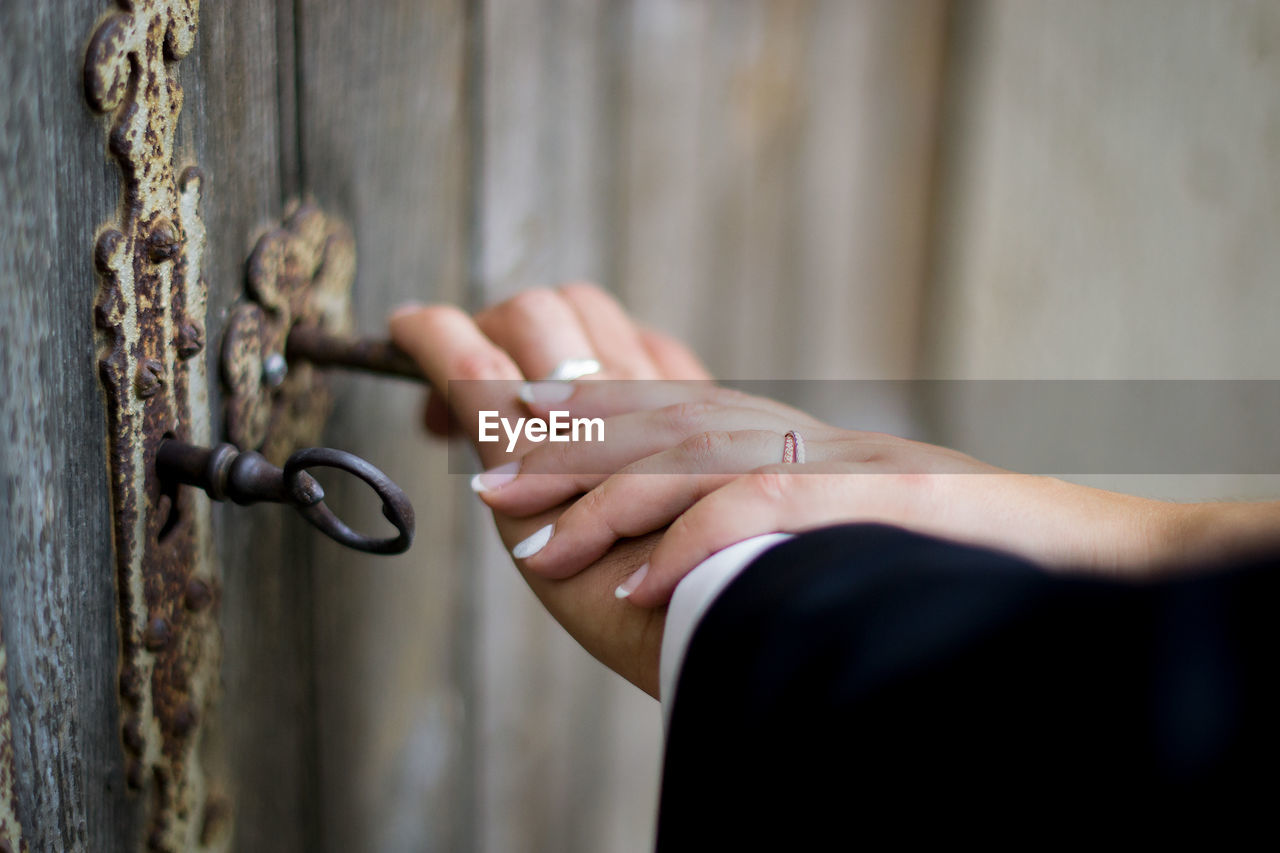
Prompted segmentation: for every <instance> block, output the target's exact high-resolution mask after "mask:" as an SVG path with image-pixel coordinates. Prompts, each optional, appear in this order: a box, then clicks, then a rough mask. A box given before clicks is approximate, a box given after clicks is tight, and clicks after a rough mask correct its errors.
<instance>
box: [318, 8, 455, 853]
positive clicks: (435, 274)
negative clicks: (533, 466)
mask: <svg viewBox="0 0 1280 853" xmlns="http://www.w3.org/2000/svg"><path fill="white" fill-rule="evenodd" d="M297 10H298V16H297V19H296V21H295V26H296V28H297V35H298V38H297V50H298V54H297V56H298V62H299V71H300V73H299V75H298V78H297V79H298V81H299V91H298V96H299V101H298V116H299V132H300V146H299V162H300V164H301V180H300V185H301V186H302V187H304V188H305V190H306V191H307V192H309V193H313V194H314V195H315V196H316V198H317V200H318V201H319V202H320V204H321V205H322V206H323V207H324V209H325V210H326V211H329V212H331V213H335V214H337V215H339V216H341V217H343V218H344V219H346V221H347V222H348V223H350V224H351V226H352V227H353V228H354V231H355V235H356V245H357V263H358V272H357V277H356V284H355V288H354V290H353V294H352V298H353V306H354V309H355V316H356V321H357V325H358V327H359V330H360V331H361V332H363V333H365V334H375V335H385V333H386V325H385V321H386V316H387V314H388V313H389V312H390V310H391V309H392V308H393V307H394V306H395V305H397V304H399V303H400V302H404V301H406V300H417V301H423V302H426V301H449V302H460V301H462V299H463V294H464V287H465V279H464V276H465V273H466V263H467V251H468V245H469V244H468V240H469V236H468V235H469V228H470V219H469V217H470V199H469V197H468V195H467V193H468V192H469V187H468V177H469V157H470V137H469V132H470V131H469V122H470V116H469V115H468V113H467V104H466V101H465V93H466V87H467V85H468V79H467V74H468V54H467V40H466V38H467V28H466V25H467V18H466V14H465V11H466V10H465V7H464V4H463V3H462V2H460V0H430V2H423V0H396V2H385V3H379V4H376V6H373V7H367V6H366V5H364V4H361V3H358V2H354V0H352V2H334V0H324V2H313V0H306V2H303V3H300V4H298V5H297ZM336 387H337V388H338V397H337V401H336V405H335V408H334V415H333V417H332V419H331V420H330V423H329V427H328V432H327V436H326V443H327V444H328V445H329V446H333V447H341V448H344V449H347V450H351V451H353V452H355V453H358V454H360V455H361V456H363V457H365V458H366V459H368V460H369V461H371V462H372V463H374V464H375V465H378V466H380V467H382V468H383V469H384V470H385V471H387V473H388V474H389V475H390V476H391V477H392V478H394V479H395V480H396V482H397V483H399V484H400V486H401V487H402V488H404V489H405V491H406V492H407V494H408V495H409V497H410V499H411V500H412V501H413V504H414V507H415V509H416V511H417V519H418V524H417V537H416V541H415V544H414V547H413V549H412V550H411V551H410V552H409V553H407V554H405V555H403V556H401V557H394V558H388V557H375V556H369V555H362V554H357V553H354V552H352V551H348V550H344V549H342V548H339V547H337V546H334V545H332V544H331V543H328V542H319V541H314V542H313V543H312V546H311V547H310V549H309V559H310V561H311V565H312V577H313V579H314V583H315V587H314V601H313V607H314V620H315V621H314V652H313V654H314V657H313V658H312V659H311V660H300V661H299V665H301V666H310V667H312V668H313V670H314V674H315V683H316V694H315V699H314V701H315V706H316V713H317V714H318V717H319V729H318V739H317V741H316V744H315V748H316V750H317V760H318V768H317V773H318V782H317V788H318V790H317V801H316V805H315V814H314V819H315V820H316V822H317V825H318V827H319V831H320V836H321V837H320V839H319V840H318V844H317V847H316V848H314V849H326V850H333V851H347V850H389V851H394V850H404V851H418V850H466V849H474V847H475V833H476V832H477V824H476V817H475V807H474V797H475V793H474V789H475V784H476V782H475V778H476V776H475V774H476V769H475V765H476V758H475V754H476V750H477V746H476V742H475V731H474V726H475V722H474V719H475V715H476V714H477V713H478V709H477V702H478V701H479V700H478V697H477V691H476V684H475V676H474V674H473V667H474V656H475V654H476V653H475V651H474V650H473V648H472V647H471V643H472V642H473V631H474V628H473V627H472V626H473V619H474V618H475V617H474V616H473V614H472V610H473V607H474V606H475V604H474V602H473V600H472V594H473V593H472V583H473V556H472V552H471V548H472V545H471V544H470V537H469V535H468V531H469V529H470V528H469V527H468V526H467V516H465V515H464V514H463V505H462V504H461V503H460V500H461V499H462V492H463V491H464V490H465V485H464V484H463V482H462V480H463V478H451V477H450V476H449V474H448V468H447V463H448V460H447V455H446V454H445V452H444V448H443V447H442V446H441V445H439V444H433V443H431V442H430V441H429V440H428V439H427V438H426V437H425V436H424V435H423V434H422V433H421V432H420V430H419V423H420V421H419V417H418V414H419V411H420V405H421V401H422V396H423V392H422V389H420V388H417V387H414V386H412V385H410V384H408V383H401V382H394V381H382V380H376V379H369V378H358V379H357V378H351V379H339V380H338V381H337V383H336ZM452 486H461V487H462V488H451V487H452ZM325 487H326V490H327V491H330V493H331V494H332V496H333V497H332V498H331V501H332V502H334V503H335V505H336V506H338V507H342V508H343V510H342V511H343V512H344V513H349V514H350V515H352V516H354V517H355V519H356V523H357V524H359V525H364V526H365V528H366V529H369V530H377V529H380V527H381V526H385V522H384V521H383V519H382V518H381V517H380V515H379V513H378V506H377V503H376V501H374V500H372V496H371V495H369V494H368V493H367V491H365V490H364V488H363V487H359V490H357V489H356V488H352V487H351V484H350V483H349V482H345V481H343V482H339V481H337V480H335V481H333V483H332V485H330V483H329V482H328V481H326V486H325ZM472 500H474V499H473V498H472Z"/></svg>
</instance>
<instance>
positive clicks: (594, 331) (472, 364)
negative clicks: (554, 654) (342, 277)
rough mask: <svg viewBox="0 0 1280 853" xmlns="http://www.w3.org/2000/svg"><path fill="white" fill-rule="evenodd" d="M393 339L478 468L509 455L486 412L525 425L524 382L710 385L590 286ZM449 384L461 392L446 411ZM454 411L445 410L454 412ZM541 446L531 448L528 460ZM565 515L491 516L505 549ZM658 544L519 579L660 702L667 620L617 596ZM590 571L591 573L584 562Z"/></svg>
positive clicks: (555, 509)
mask: <svg viewBox="0 0 1280 853" xmlns="http://www.w3.org/2000/svg"><path fill="white" fill-rule="evenodd" d="M390 326H391V337H392V339H393V340H394V341H395V342H396V344H397V345H398V346H399V347H400V348H401V349H403V350H405V352H407V353H409V355H411V356H412V357H413V358H414V360H415V361H416V362H417V363H418V365H419V367H421V369H422V370H423V372H424V373H425V374H426V375H427V377H428V378H429V379H430V381H431V384H432V387H433V389H434V390H433V393H432V400H433V401H434V404H433V405H434V406H435V407H436V409H435V410H434V414H429V415H428V418H429V420H431V421H433V422H434V423H435V426H436V427H437V429H438V430H440V431H443V429H445V428H447V424H448V421H449V419H450V418H452V420H453V421H454V422H455V424H457V425H458V426H459V428H461V429H462V430H465V431H466V433H467V434H468V435H469V436H470V437H471V439H472V442H473V444H475V446H476V450H477V452H478V453H479V455H480V458H481V461H482V463H484V464H486V465H490V466H492V465H496V464H498V463H499V462H500V461H501V460H502V458H503V457H504V456H505V455H506V454H505V453H504V452H503V446H500V445H497V444H487V443H486V444H481V443H478V442H477V441H476V438H477V424H478V414H479V412H480V411H481V410H496V411H498V412H499V413H500V414H501V415H503V416H507V417H513V418H514V417H519V416H522V415H527V414H528V411H527V409H526V408H525V406H524V404H523V403H522V402H521V401H520V399H519V396H518V395H519V392H520V390H521V388H522V387H523V385H524V383H525V380H526V379H531V380H538V379H541V378H542V377H544V376H546V375H547V374H549V373H550V372H551V371H552V370H554V369H555V368H556V366H557V365H558V364H560V362H562V361H564V360H565V359H569V358H595V359H597V360H598V361H599V362H600V364H601V367H602V372H601V376H603V377H610V378H624V379H638V378H649V379H684V380H705V379H707V378H708V374H707V372H706V369H705V368H703V367H702V365H701V364H700V363H699V362H698V360H697V358H696V357H694V356H693V355H692V354H691V353H690V352H689V350H688V349H686V348H685V347H684V346H682V345H680V344H678V343H676V342H675V341H672V340H671V339H669V338H667V337H665V336H663V335H660V334H658V333H655V332H651V331H648V330H645V329H643V328H641V327H639V326H637V325H636V324H634V323H633V322H632V321H631V320H630V319H629V318H628V317H627V316H626V314H625V313H624V312H623V311H622V309H621V308H620V307H619V306H618V305H617V303H616V302H614V301H613V299H612V298H610V297H609V296H608V295H607V294H605V293H604V292H603V291H601V290H599V289H598V288H595V287H593V286H590V285H582V284H573V285H566V286H565V287H562V288H559V289H558V290H554V291H552V290H531V291H525V292H523V293H521V294H519V295H518V296H516V297H513V298H512V299H509V300H507V301H506V302H503V303H501V304H499V305H495V306H493V307H491V308H488V309H486V310H485V311H483V312H481V313H480V314H478V315H477V316H476V317H475V318H474V319H472V318H471V317H469V316H468V315H467V314H465V313H464V312H462V311H460V310H459V309H457V308H454V307H452V306H445V305H440V306H433V307H409V308H405V309H401V310H400V311H397V312H396V314H395V315H394V316H393V317H392V318H391V323H390ZM450 380H478V381H471V382H463V383H454V385H453V393H452V394H450V395H449V396H448V399H447V401H446V399H445V393H444V392H446V391H448V390H449V389H450V385H449V383H450ZM446 407H447V408H446ZM532 446H533V445H529V444H527V443H523V444H522V445H521V446H520V452H521V453H524V452H527V451H528V450H529V449H530V448H531V447H532ZM563 510H564V507H563V506H557V505H555V504H547V505H545V506H543V507H542V508H541V510H539V511H538V512H536V513H530V514H526V516H525V517H524V518H513V517H511V516H508V515H504V514H501V513H495V514H494V521H495V522H496V524H497V527H498V532H499V534H500V535H501V537H502V539H503V541H504V542H505V543H506V545H507V547H508V548H511V547H513V546H514V545H515V544H516V543H518V542H520V541H521V540H523V539H525V538H526V537H528V536H529V535H530V534H531V533H533V532H534V531H536V530H538V529H539V528H541V527H543V526H545V525H547V524H550V523H551V522H553V521H554V520H555V519H556V518H558V517H559V516H560V514H561V512H563ZM655 541H656V537H650V538H649V539H642V540H636V541H632V542H627V543H623V544H621V545H619V546H618V547H616V548H614V549H612V550H611V551H610V552H609V553H608V554H606V555H603V556H602V557H601V559H599V560H597V561H596V562H595V563H594V564H593V565H591V566H589V567H587V568H585V569H584V570H583V571H581V572H579V573H578V574H576V575H574V576H573V577H572V578H567V579H563V580H556V579H549V578H545V577H542V576H539V575H536V574H531V573H529V572H524V571H523V570H522V573H523V574H524V576H525V579H526V580H527V581H528V583H529V586H530V587H531V588H532V589H533V591H534V593H535V594H536V595H537V596H538V598H539V599H540V600H541V601H542V603H543V604H544V605H545V606H546V608H547V610H548V611H549V612H550V613H551V615H552V616H554V617H555V618H556V620H557V621H559V622H560V623H561V624H562V625H563V626H564V627H565V629H566V630H567V631H568V632H569V633H570V634H571V635H572V636H573V637H574V638H575V639H577V640H578V642H579V643H581V644H582V645H583V647H584V648H586V649H587V651H589V652H591V654H593V655H594V656H595V657H596V658H598V659H599V660H600V661H601V662H603V663H604V664H605V665H606V666H608V667H610V668H611V669H613V670H614V671H616V672H618V673H619V674H621V675H622V676H623V677H625V678H627V679H628V680H630V681H631V682H632V683H634V684H636V685H637V686H638V687H640V688H641V689H642V690H645V691H646V692H648V693H649V694H651V695H654V696H656V695H657V684H658V653H659V648H660V645H661V642H662V628H663V624H664V621H665V616H666V614H665V612H664V611H662V610H651V611H646V610H640V609H637V608H635V607H628V606H625V605H624V604H623V603H621V602H618V601H616V600H615V599H614V597H613V595H612V594H611V591H612V590H613V588H614V587H615V586H617V584H618V583H620V582H621V581H622V580H623V579H624V578H626V577H627V576H628V575H630V574H631V573H633V572H634V571H635V570H636V568H637V567H638V566H640V565H642V564H643V563H644V561H645V558H646V557H647V556H648V553H649V550H650V549H652V547H653V545H654V542H655ZM584 565H585V564H584Z"/></svg>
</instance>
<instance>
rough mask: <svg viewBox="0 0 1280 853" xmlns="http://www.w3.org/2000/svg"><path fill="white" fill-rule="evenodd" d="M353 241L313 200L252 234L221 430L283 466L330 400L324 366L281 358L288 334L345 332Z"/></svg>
mask: <svg viewBox="0 0 1280 853" xmlns="http://www.w3.org/2000/svg"><path fill="white" fill-rule="evenodd" d="M355 271H356V252H355V241H354V239H353V237H352V235H351V231H350V229H348V228H347V227H346V225H344V224H343V223H342V222H341V221H340V220H338V219H336V218H333V217H329V216H326V215H325V214H324V213H323V212H322V211H321V210H320V209H319V208H318V207H316V206H315V205H314V204H312V203H310V202H304V203H301V204H297V205H295V206H294V208H293V209H292V211H291V212H290V213H289V215H288V216H287V217H286V218H285V221H284V224H283V225H280V226H279V227H277V228H273V229H271V230H270V231H268V232H267V233H266V234H264V235H263V236H262V237H261V239H259V240H258V243H257V245H256V246H255V247H254V250H253V253H252V254H251V255H250V256H249V264H248V281H247V288H246V289H247V291H248V300H247V301H244V302H242V303H240V304H239V305H237V306H236V308H235V310H234V311H233V312H232V315H231V318H230V320H229V321H228V323H227V331H226V334H225V336H224V337H223V344H222V379H223V382H224V384H225V385H226V388H227V392H228V393H227V402H226V430H227V438H228V439H229V440H230V441H231V442H232V443H233V444H235V445H236V446H237V447H239V448H240V449H241V450H260V451H261V453H262V454H263V455H264V456H266V457H267V459H268V460H270V461H271V462H272V463H274V464H276V465H283V464H284V461H285V459H286V458H287V457H288V456H289V454H290V453H292V452H293V451H294V450H295V449H296V448H298V447H300V446H305V445H309V444H314V443H315V442H317V441H318V440H319V439H320V432H321V429H322V428H323V426H324V422H325V420H326V419H327V418H328V417H329V411H330V408H331V407H332V404H333V400H332V396H331V395H330V393H329V391H328V388H327V385H326V383H325V380H324V377H323V376H322V373H321V371H319V370H316V369H314V368H313V367H312V365H311V364H308V363H307V362H305V361H300V360H296V359H295V360H294V361H293V362H289V363H288V371H287V372H286V373H284V374H283V377H281V376H280V375H279V373H278V372H276V371H272V370H270V369H268V366H269V365H271V364H272V362H274V363H276V364H281V363H282V362H281V359H283V358H284V356H285V355H286V343H287V340H288V338H289V332H290V331H291V330H292V329H293V328H294V327H295V326H306V327H309V328H315V329H319V330H323V331H325V332H329V333H331V334H337V335H343V334H347V333H349V332H350V330H351V317H350V310H349V300H350V294H351V284H352V281H353V280H354V279H355Z"/></svg>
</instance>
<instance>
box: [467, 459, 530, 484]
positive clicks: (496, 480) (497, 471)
mask: <svg viewBox="0 0 1280 853" xmlns="http://www.w3.org/2000/svg"><path fill="white" fill-rule="evenodd" d="M519 473H520V460H519V459H517V460H516V461H514V462H508V463H506V464H505V465H499V466H498V467H497V468H490V469H489V470H488V471H481V472H480V473H479V474H476V475H475V476H474V477H472V478H471V490H472V491H473V492H487V491H490V490H491V489H496V488H498V487H499V486H505V485H506V484H507V483H510V482H511V481H512V480H514V479H515V478H516V475H518V474H519Z"/></svg>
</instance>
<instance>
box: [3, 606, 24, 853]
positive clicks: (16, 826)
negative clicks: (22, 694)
mask: <svg viewBox="0 0 1280 853" xmlns="http://www.w3.org/2000/svg"><path fill="white" fill-rule="evenodd" d="M5 669H6V661H5V653H4V625H3V624H2V623H0V853H26V851H27V843H26V842H25V841H23V840H22V824H20V823H19V822H18V789H17V785H16V784H15V783H14V774H13V728H12V726H11V725H10V723H9V678H8V675H7V673H6V672H5Z"/></svg>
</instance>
